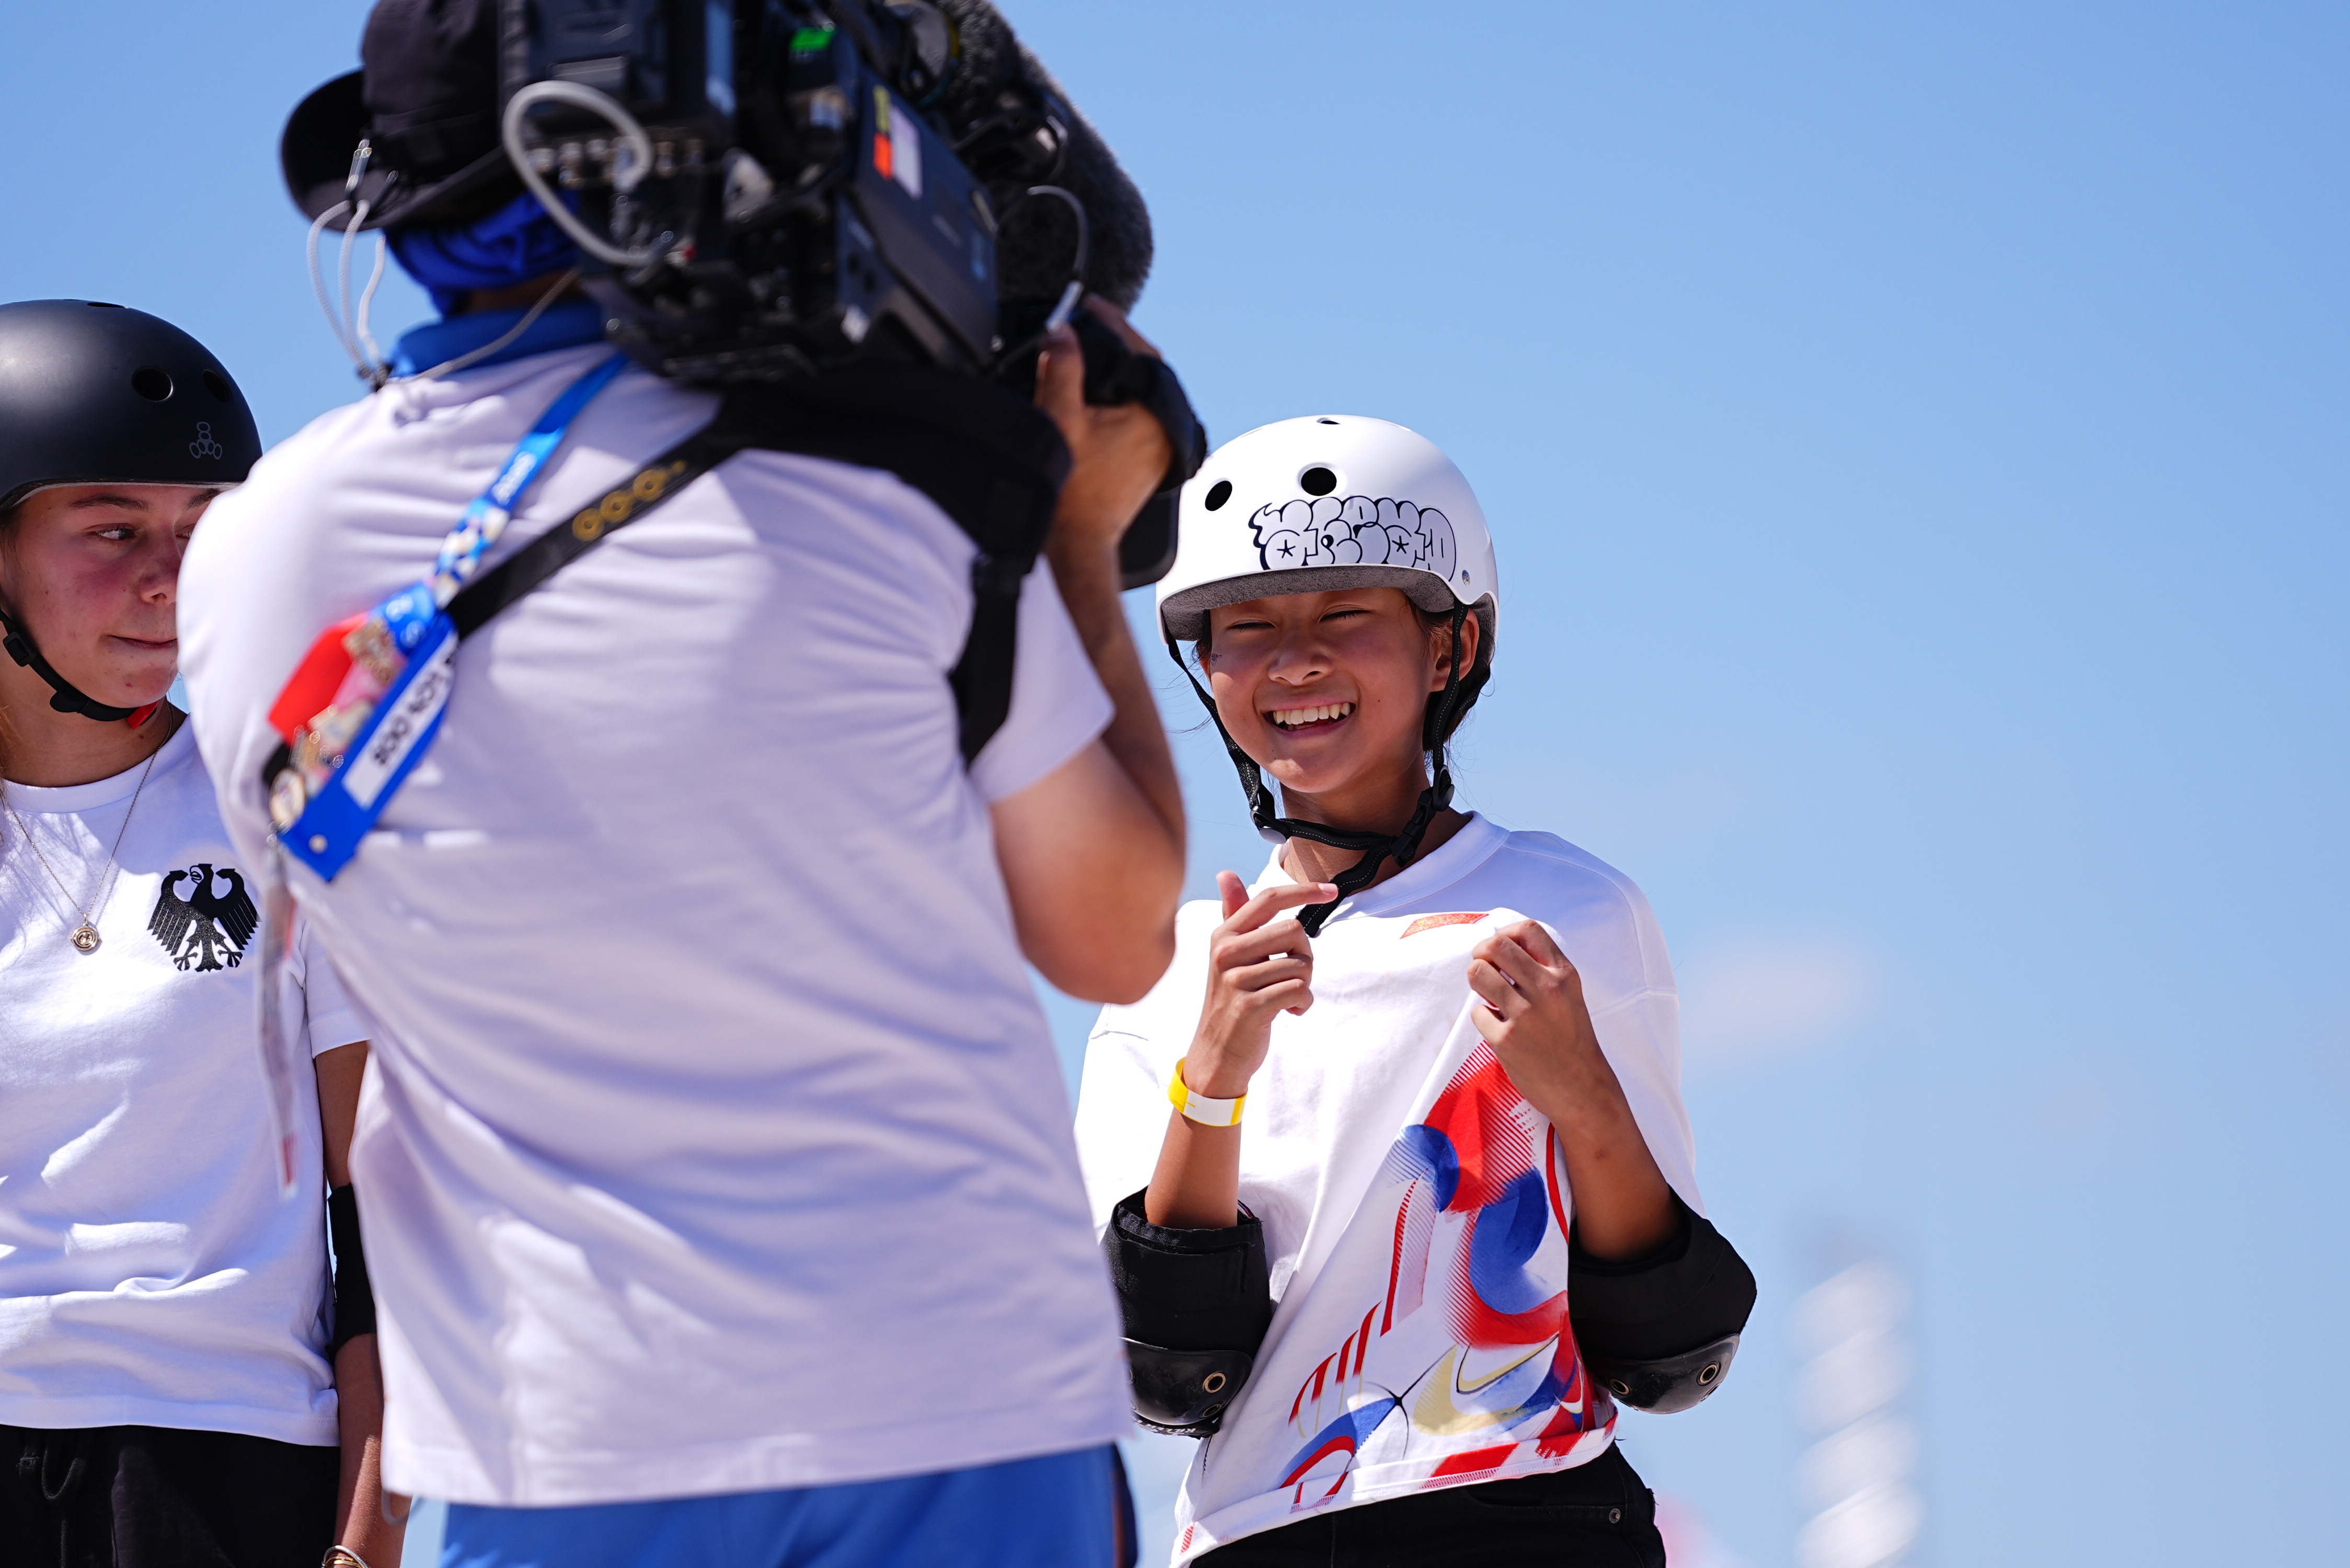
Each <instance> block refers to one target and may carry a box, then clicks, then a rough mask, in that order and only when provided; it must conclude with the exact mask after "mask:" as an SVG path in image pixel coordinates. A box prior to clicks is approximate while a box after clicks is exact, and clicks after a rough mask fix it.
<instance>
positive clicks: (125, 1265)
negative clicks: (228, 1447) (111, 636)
mask: <svg viewBox="0 0 2350 1568" xmlns="http://www.w3.org/2000/svg"><path fill="white" fill-rule="evenodd" d="M142 774H143V775H144V777H145V784H144V786H143V787H142V786H141V784H140V779H141V775H142ZM0 792H5V798H6V800H7V803H8V805H9V806H10V808H11V809H12V811H13V813H14V815H9V814H7V813H0V1425H6V1426H12V1427H46V1428H69V1427H111V1426H145V1427H176V1428H183V1429H193V1430H198V1431H211V1432H243V1433H246V1434H248V1435H250V1436H253V1437H256V1438H276V1439H277V1440H278V1441H280V1442H287V1443H307V1444H330V1443H332V1442H334V1441H335V1390H334V1380H333V1376H332V1374H331V1372H330V1371H329V1369H328V1366H327V1363H326V1359H325V1356H324V1355H323V1354H322V1353H323V1350H324V1347H325V1345H326V1344H327V1327H328V1324H327V1318H326V1312H327V1294H328V1282H327V1217H326V1204H325V1192H326V1189H325V1187H324V1186H323V1185H322V1178H321V1176H320V1171H319V1147H318V1106H317V1097H316V1096H302V1097H300V1099H299V1101H298V1102H297V1107H296V1108H297V1111H298V1114H299V1116H300V1118H301V1119H300V1124H299V1127H298V1128H297V1133H298V1143H299V1149H298V1158H300V1160H301V1161H302V1168H303V1169H304V1170H305V1171H306V1172H307V1180H306V1181H305V1182H304V1183H303V1185H302V1186H301V1188H300V1189H299V1191H298V1193H297V1195H296V1197H293V1198H290V1199H281V1198H280V1197H279V1195H278V1186H277V1172H276V1161H275V1160H274V1159H273V1158H271V1154H270V1151H271V1149H272V1147H274V1144H273V1142H272V1139H271V1136H270V1127H269V1110H268V1101H267V1098H266V1095H267V1091H266V1089H265V1086H264V1081H263V1077H262V1070H261V1053H260V1047H259V1045H258V1044H256V1042H255V1034H254V998H253V983H254V978H255V975H256V974H258V973H259V972H260V968H261V965H260V962H259V959H258V957H257V955H256V954H255V943H256V942H258V941H259V940H260V937H259V932H258V930H257V929H256V927H257V924H258V914H259V911H258V910H257V909H256V908H255V905H256V903H257V899H256V898H255V897H254V887H255V877H254V875H253V861H252V859H251V858H250V857H248V856H246V855H245V854H244V853H243V852H242V851H240V850H238V849H236V848H234V847H233V846H231V845H230V843H229V837H228V834H227V832H226V831H225V830H224V828H223V827H222V826H221V818H220V811H219V808H218V807H217V806H216V805H214V803H213V785H212V780H211V779H210V778H209V777H207V776H206V775H205V773H204V768H203V759H202V758H200V757H199V756H198V755H197V753H196V744H195V732H194V729H193V727H192V726H191V725H184V724H183V725H182V726H181V729H180V732H179V733H178V734H176V735H173V736H172V738H171V740H169V741H168V742H165V743H164V745H163V749H162V750H161V751H160V752H158V753H156V754H155V759H154V764H153V768H152V770H151V771H150V769H149V767H148V764H146V763H140V765H139V766H138V767H136V768H132V769H131V770H130V771H129V772H127V773H123V774H117V775H115V776H114V777H112V778H108V779H100V780H99V781H98V782H97V783H95V784H74V785H70V786H68V787H64V788H56V789H36V788H33V787H30V786H28V785H25V784H0ZM134 794H136V795H137V797H138V807H137V809H136V810H135V811H133V810H132V809H131V800H132V796H133V795H134ZM126 813H129V821H128V823H126V822H125V821H124V815H125V814H126ZM20 823H21V824H22V826H21V827H20V826H19V824H20ZM118 834H119V835H120V838H121V848H120V851H119V852H118V857H117V858H118V863H119V866H120V869H119V871H118V872H117V873H116V875H115V877H114V880H113V883H112V886H111V888H110V889H109V891H108V892H107V894H106V896H105V898H104V901H103V903H102V904H101V905H100V907H99V910H98V919H97V925H98V931H99V946H98V948H97V950H95V951H93V952H89V953H83V952H79V951H77V950H75V948H74V945H73V943H72V941H71V940H70V933H71V932H72V930H73V929H74V928H75V927H77V926H78V925H79V924H80V923H81V919H82V915H81V910H80V909H69V908H68V896H69V895H68V891H66V890H61V889H60V888H58V886H57V882H56V881H55V880H53V879H52V877H51V871H52V870H53V871H54V872H55V873H56V875H57V877H63V878H64V879H65V882H66V884H67V887H68V888H69V889H70V897H72V898H88V897H89V895H90V888H91V884H92V882H93V881H94V880H96V878H97V877H99V875H100V874H101V873H102V868H103V867H105V865H106V859H107V852H108V850H109V848H110V847H112V846H113V845H114V843H115V839H116V836H117V835H118ZM44 857H46V859H47V867H44V864H43V860H44ZM287 968H288V971H290V972H291V974H292V975H293V976H294V977H295V978H296V980H297V981H298V982H299V986H300V990H301V992H302V994H303V996H304V997H305V999H306V1002H307V1012H308V1017H307V1029H308V1035H309V1044H310V1048H311V1050H312V1051H313V1052H314V1053H316V1052H320V1051H328V1050H332V1049H333V1048H334V1047H336V1046H338V1045H348V1044H351V1043H352V1042H354V1041H359V1040H364V1039H366V1038H367V1034H368V1031H367V1027H366V1025H365V1023H363V1022H362V1021H361V1020H360V1019H359V1017H358V1016H357V1015H356V1014H355V1013H354V1012H352V1010H351V1008H350V1005H349V1004H348V1002H346V1001H345V999H344V996H343V991H342V987H341V986H340V985H339V984H338V983H337V981H336V978H335V971H334V968H333V966H332V965H330V964H329V963H328V962H327V961H326V960H325V958H324V957H323V956H322V955H320V954H318V953H317V952H316V951H315V950H313V948H312V946H311V944H310V942H309V940H308V936H307V931H305V932H304V933H303V934H302V936H301V939H300V940H297V941H296V947H295V950H294V954H293V958H292V961H290V962H289V964H288V965H287Z"/></svg>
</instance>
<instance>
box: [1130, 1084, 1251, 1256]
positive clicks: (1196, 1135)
mask: <svg viewBox="0 0 2350 1568" xmlns="http://www.w3.org/2000/svg"><path fill="white" fill-rule="evenodd" d="M1142 1213H1143V1218H1145V1219H1147V1220H1149V1221H1150V1222H1151V1223H1152V1224H1153V1225H1164V1226H1166V1227H1167V1228H1168V1229H1169V1230H1170V1231H1221V1230H1223V1229H1225V1228H1226V1227H1228V1226H1232V1225H1237V1224H1239V1223H1240V1222H1241V1129H1240V1128H1238V1127H1202V1126H1201V1125H1200V1124H1199V1123H1198V1122H1195V1121H1193V1120H1191V1118H1190V1117H1189V1116H1184V1115H1182V1114H1181V1113H1180V1112H1170V1113H1169V1115H1168V1117H1167V1140H1166V1142H1164V1143H1162V1144H1160V1145H1159V1168H1157V1169H1156V1170H1154V1171H1152V1172H1151V1173H1150V1186H1149V1188H1148V1189H1146V1190H1145V1191H1144V1192H1143V1195H1142Z"/></svg>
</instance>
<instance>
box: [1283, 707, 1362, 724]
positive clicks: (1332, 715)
mask: <svg viewBox="0 0 2350 1568" xmlns="http://www.w3.org/2000/svg"><path fill="white" fill-rule="evenodd" d="M1353 711H1355V705H1354V704H1353V703H1352V702H1325V703H1324V704H1322V706H1320V707H1319V708H1290V709H1285V710H1284V711H1281V712H1278V713H1275V714H1273V715H1272V719H1273V722H1274V723H1276V724H1278V725H1280V726H1281V727H1282V728H1283V729H1284V730H1295V729H1296V728H1297V727H1298V726H1299V725H1301V724H1318V723H1321V722H1323V721H1324V720H1326V719H1343V718H1345V717H1346V716H1347V714H1349V713H1351V712H1353Z"/></svg>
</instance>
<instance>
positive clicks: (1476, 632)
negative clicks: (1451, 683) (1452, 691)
mask: <svg viewBox="0 0 2350 1568" xmlns="http://www.w3.org/2000/svg"><path fill="white" fill-rule="evenodd" d="M1451 630H1452V625H1451V621H1450V620H1446V621H1443V622H1440V623H1439V624H1437V625H1435V626H1431V627H1430V628H1428V643H1429V652H1430V656H1431V661H1432V664H1433V668H1432V669H1431V670H1430V671H1429V687H1428V690H1429V692H1430V695H1433V694H1435V693H1436V692H1439V691H1443V690H1444V683H1445V681H1446V680H1449V679H1450V678H1451V673H1452V656H1453V652H1454V645H1453V639H1452V637H1451ZM1484 631H1485V628H1483V627H1482V626H1481V625H1479V624H1478V621H1477V618H1476V617H1475V616H1474V615H1466V616H1463V617H1461V641H1460V649H1459V651H1460V653H1461V659H1462V663H1461V674H1462V675H1463V676H1464V677H1465V676H1466V675H1467V674H1468V672H1469V671H1470V670H1473V669H1475V668H1476V665H1477V640H1478V639H1479V638H1481V637H1482V636H1483V635H1484Z"/></svg>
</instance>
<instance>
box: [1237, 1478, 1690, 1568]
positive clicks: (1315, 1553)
mask: <svg viewBox="0 0 2350 1568" xmlns="http://www.w3.org/2000/svg"><path fill="white" fill-rule="evenodd" d="M1544 1564H1556V1565H1557V1568H1665V1542H1664V1538H1663V1537H1662V1536H1660V1535H1659V1534H1658V1533H1657V1498H1656V1494H1655V1493H1654V1492H1651V1491H1650V1490H1648V1488H1647V1487H1645V1486H1643V1485H1642V1484H1641V1483H1640V1477H1639V1475H1638V1472H1637V1471H1635V1470H1634V1469H1632V1466H1631V1463H1630V1461H1629V1460H1627V1459H1625V1458H1624V1453H1623V1450H1622V1449H1608V1450H1607V1453H1605V1454H1603V1455H1601V1456H1600V1457H1599V1458H1598V1459H1594V1460H1592V1461H1591V1462H1590V1463H1589V1464H1587V1465H1579V1466H1577V1467H1576V1468H1575V1469H1571V1470H1554V1471H1553V1472H1551V1473H1550V1474H1548V1475H1539V1476H1525V1477H1523V1478H1521V1479H1519V1480H1504V1481H1487V1482H1485V1483H1483V1484H1482V1485H1480V1486H1461V1487H1450V1488H1447V1489H1446V1490H1442V1491H1424V1492H1415V1493H1413V1494H1412V1495H1411V1496H1409V1497H1395V1498H1389V1499H1388V1500H1387V1501H1384V1502H1368V1503H1365V1504H1363V1505H1362V1506H1361V1507H1360V1508H1342V1509H1340V1510H1338V1511H1336V1512H1335V1513H1326V1514H1323V1515H1320V1516H1319V1517H1316V1518H1314V1519H1308V1520H1304V1521H1300V1522H1298V1523H1296V1524H1284V1525H1283V1526H1282V1527H1281V1528H1280V1529H1278V1530H1268V1531H1266V1532H1263V1534H1261V1535H1246V1536H1243V1537H1242V1538H1241V1539H1240V1540H1238V1541H1235V1542H1232V1544H1231V1545H1230V1546H1220V1547H1218V1548H1217V1549H1216V1550H1215V1551H1213V1552H1207V1553H1205V1554H1204V1555H1202V1556H1201V1557H1200V1558H1198V1559H1197V1560H1196V1561H1195V1564H1194V1568H1541V1565H1544Z"/></svg>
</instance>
